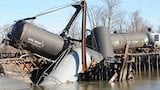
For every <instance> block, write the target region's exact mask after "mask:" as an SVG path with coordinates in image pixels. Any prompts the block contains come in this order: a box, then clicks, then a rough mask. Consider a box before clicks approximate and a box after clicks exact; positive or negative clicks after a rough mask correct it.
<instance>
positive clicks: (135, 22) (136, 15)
mask: <svg viewBox="0 0 160 90" xmlns="http://www.w3.org/2000/svg"><path fill="white" fill-rule="evenodd" d="M148 26H150V25H149V24H148V22H147V20H145V21H144V20H143V18H142V17H141V15H140V11H139V10H137V11H135V12H133V13H132V15H131V20H130V26H129V27H130V30H129V31H130V32H141V31H146V30H147V28H148Z"/></svg>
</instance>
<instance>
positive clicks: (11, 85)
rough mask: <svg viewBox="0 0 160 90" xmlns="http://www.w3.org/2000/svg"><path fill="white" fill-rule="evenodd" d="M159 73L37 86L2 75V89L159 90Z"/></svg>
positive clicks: (0, 88)
mask: <svg viewBox="0 0 160 90" xmlns="http://www.w3.org/2000/svg"><path fill="white" fill-rule="evenodd" d="M159 88H160V76H159V73H154V72H153V73H150V74H149V73H141V74H135V79H133V80H130V81H121V82H114V83H111V84H108V82H107V81H99V82H75V83H68V84H61V85H48V86H36V85H32V86H31V85H29V84H27V83H24V82H22V81H18V80H14V79H11V78H6V77H0V90H141V89H144V90H159Z"/></svg>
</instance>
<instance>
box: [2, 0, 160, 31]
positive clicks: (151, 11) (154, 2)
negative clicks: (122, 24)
mask: <svg viewBox="0 0 160 90" xmlns="http://www.w3.org/2000/svg"><path fill="white" fill-rule="evenodd" d="M73 1H76V0H0V12H1V13H0V26H3V25H4V24H6V23H9V24H12V23H13V22H14V21H15V20H19V19H22V18H25V17H30V16H34V15H36V14H38V13H40V12H41V11H43V10H45V9H48V8H52V7H57V6H61V5H65V4H70V3H72V2H73ZM86 1H87V2H88V5H97V6H100V5H101V4H103V3H102V0H86ZM159 4H160V0H121V3H120V8H121V9H122V10H123V11H125V12H126V13H132V12H134V11H136V10H140V11H141V16H142V17H144V18H145V19H147V20H148V21H149V22H150V23H151V24H153V25H154V24H159V23H160V5H159ZM73 12H74V8H72V7H69V8H66V9H64V10H61V11H58V12H55V13H52V14H49V15H46V16H43V17H39V18H38V19H36V21H35V22H36V23H38V24H41V25H43V26H44V27H49V28H50V29H52V30H50V31H53V32H58V31H59V30H62V29H63V28H64V27H65V26H64V25H66V23H67V21H68V20H69V19H70V17H71V15H72V13H73Z"/></svg>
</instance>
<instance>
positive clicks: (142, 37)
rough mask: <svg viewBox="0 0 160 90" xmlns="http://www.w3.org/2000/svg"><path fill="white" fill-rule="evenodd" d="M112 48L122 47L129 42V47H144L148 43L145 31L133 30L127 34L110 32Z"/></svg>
mask: <svg viewBox="0 0 160 90" xmlns="http://www.w3.org/2000/svg"><path fill="white" fill-rule="evenodd" d="M111 41H112V45H113V48H114V49H115V50H116V49H122V48H125V45H126V44H127V43H129V47H130V48H138V47H144V46H146V45H148V44H149V39H148V36H147V34H146V32H135V33H127V34H118V33H116V34H111Z"/></svg>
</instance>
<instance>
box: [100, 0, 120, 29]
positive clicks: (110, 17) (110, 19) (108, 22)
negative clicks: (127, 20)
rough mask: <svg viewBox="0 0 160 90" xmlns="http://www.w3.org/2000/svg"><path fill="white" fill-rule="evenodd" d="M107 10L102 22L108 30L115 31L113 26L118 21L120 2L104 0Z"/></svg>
mask: <svg viewBox="0 0 160 90" xmlns="http://www.w3.org/2000/svg"><path fill="white" fill-rule="evenodd" d="M104 2H105V3H106V4H105V9H104V15H103V16H102V21H103V23H104V25H105V26H107V28H108V30H110V31H113V24H114V23H115V21H116V15H117V14H116V13H117V11H116V10H117V8H118V4H119V3H120V0H104Z"/></svg>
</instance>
